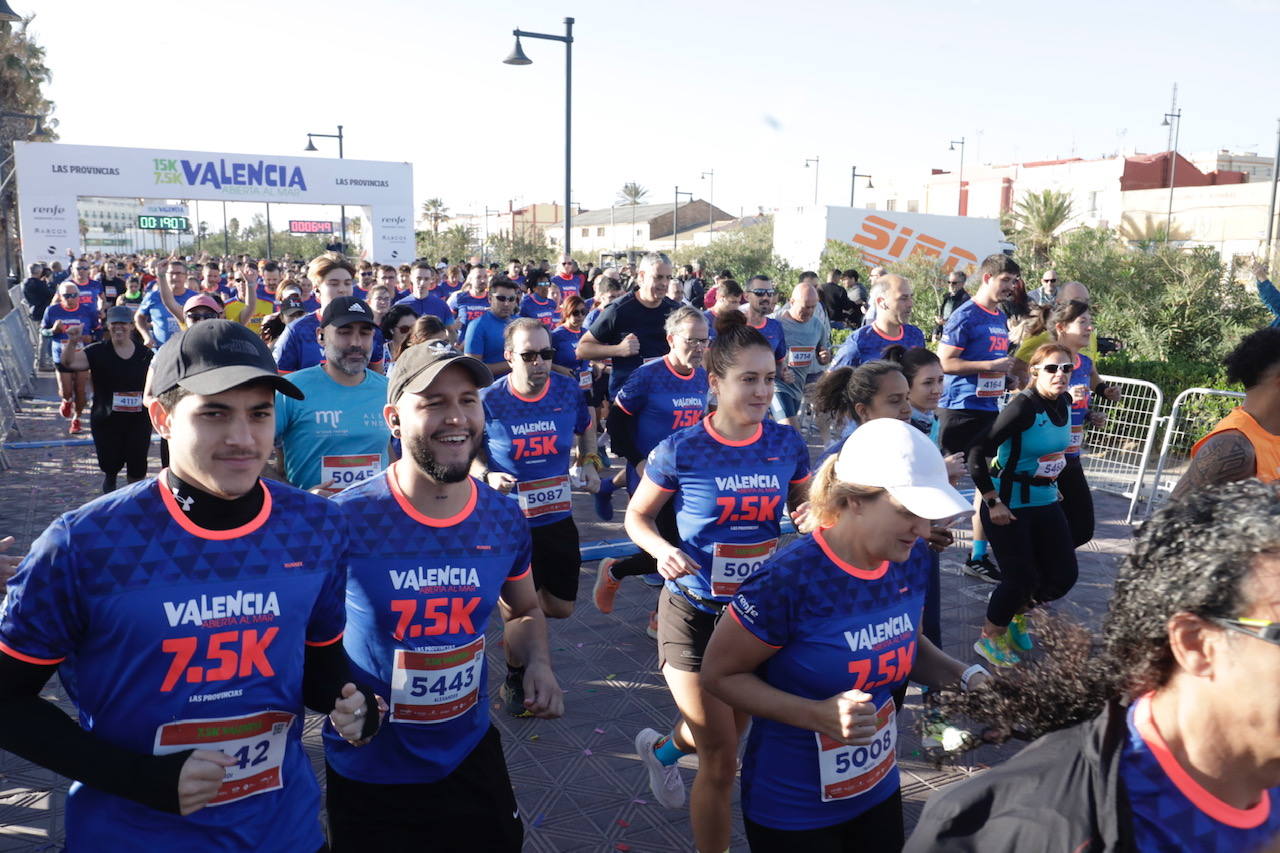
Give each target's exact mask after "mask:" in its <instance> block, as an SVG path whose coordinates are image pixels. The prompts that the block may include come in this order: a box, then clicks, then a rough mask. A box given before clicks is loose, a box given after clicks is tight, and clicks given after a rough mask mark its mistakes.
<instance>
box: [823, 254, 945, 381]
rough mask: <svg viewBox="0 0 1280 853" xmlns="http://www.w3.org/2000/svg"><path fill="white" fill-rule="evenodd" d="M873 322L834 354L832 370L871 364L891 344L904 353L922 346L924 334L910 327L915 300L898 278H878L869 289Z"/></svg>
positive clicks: (885, 276) (858, 329)
mask: <svg viewBox="0 0 1280 853" xmlns="http://www.w3.org/2000/svg"><path fill="white" fill-rule="evenodd" d="M871 300H872V304H874V305H875V306H876V318H875V320H874V321H872V322H871V323H868V324H867V325H865V326H860V327H858V328H857V329H854V331H853V333H852V334H850V335H849V337H848V338H847V339H846V340H845V342H844V343H843V344H841V346H840V349H839V350H837V351H836V357H835V360H834V361H833V362H832V366H834V367H857V366H858V365H859V364H866V363H867V362H868V361H875V360H876V359H878V358H880V357H881V356H882V355H884V351H885V350H886V349H888V348H889V347H891V346H893V345H894V344H898V345H900V346H902V347H904V348H906V349H912V348H914V347H922V346H924V332H922V331H920V329H918V328H916V327H915V326H913V325H911V323H910V322H909V321H910V320H911V311H912V309H913V308H914V307H915V296H914V293H913V291H912V289H911V283H910V282H909V281H907V280H906V279H905V278H903V277H902V276H900V275H882V276H880V278H878V279H876V283H875V284H874V285H873V286H872V288H871Z"/></svg>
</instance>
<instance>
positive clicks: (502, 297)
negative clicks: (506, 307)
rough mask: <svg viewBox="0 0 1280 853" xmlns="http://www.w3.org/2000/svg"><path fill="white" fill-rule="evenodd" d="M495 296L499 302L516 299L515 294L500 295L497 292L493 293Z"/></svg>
mask: <svg viewBox="0 0 1280 853" xmlns="http://www.w3.org/2000/svg"><path fill="white" fill-rule="evenodd" d="M493 298H494V299H496V300H498V301H499V302H515V301H516V298H515V297H514V296H499V295H498V294H496V293H495V294H494V295H493Z"/></svg>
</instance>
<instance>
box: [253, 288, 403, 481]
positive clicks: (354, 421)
mask: <svg viewBox="0 0 1280 853" xmlns="http://www.w3.org/2000/svg"><path fill="white" fill-rule="evenodd" d="M373 333H374V326H373V309H372V308H370V307H369V304H368V303H367V302H364V301H363V300H360V299H356V298H355V297H354V296H339V297H338V298H337V299H334V300H333V301H331V302H330V303H329V304H328V305H326V306H325V309H324V314H323V316H322V317H321V319H320V342H321V345H322V346H323V347H324V361H323V362H322V363H320V364H317V365H316V366H314V367H308V368H305V369H303V370H299V371H297V372H295V373H292V374H290V380H291V381H292V382H293V384H294V385H296V386H298V388H300V389H301V390H302V393H303V394H305V395H306V399H305V400H294V399H291V398H288V397H285V396H284V395H278V396H277V399H276V444H277V445H279V446H280V448H281V452H282V453H283V454H284V464H283V466H282V467H283V470H284V474H285V479H287V480H288V481H289V482H290V483H292V484H293V485H295V486H297V487H298V488H300V489H310V490H311V491H314V492H316V493H317V494H322V495H331V494H334V493H335V492H340V491H342V490H343V489H345V488H347V487H348V486H353V485H355V484H357V483H362V482H364V481H365V480H368V479H371V478H373V477H374V476H376V475H377V474H378V472H379V471H381V470H382V469H383V468H386V467H387V462H388V461H389V460H388V458H387V428H386V425H385V424H384V423H383V419H382V406H383V401H384V400H385V399H386V393H387V379H386V377H385V376H383V375H382V374H381V373H375V372H374V371H372V370H370V369H369V357H370V354H371V353H372V352H373V337H374V334H373Z"/></svg>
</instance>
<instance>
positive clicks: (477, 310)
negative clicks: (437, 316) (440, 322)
mask: <svg viewBox="0 0 1280 853" xmlns="http://www.w3.org/2000/svg"><path fill="white" fill-rule="evenodd" d="M449 307H450V308H452V309H453V310H454V313H456V314H457V315H458V325H459V327H460V328H462V329H465V328H466V327H467V324H469V323H470V322H471V321H472V320H475V319H477V318H478V317H479V316H480V315H481V314H485V313H487V312H488V311H489V296H488V295H487V294H486V295H484V296H472V295H471V294H470V293H468V292H466V291H462V292H460V293H455V294H454V295H453V296H451V297H449Z"/></svg>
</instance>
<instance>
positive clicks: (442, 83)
mask: <svg viewBox="0 0 1280 853" xmlns="http://www.w3.org/2000/svg"><path fill="white" fill-rule="evenodd" d="M10 3H11V5H13V7H14V8H15V9H16V10H17V11H18V12H20V13H30V12H35V13H36V15H37V17H36V21H35V23H34V24H33V29H34V32H35V33H36V35H37V37H38V38H39V40H40V41H41V42H42V43H43V44H44V45H45V46H46V47H47V49H48V59H49V64H50V66H51V68H52V69H53V74H54V77H53V83H52V85H51V86H50V87H49V95H50V96H51V97H52V98H53V100H54V101H56V103H57V112H56V115H57V117H58V119H59V120H60V122H61V125H60V128H59V132H60V133H61V135H62V141H64V142H69V143H77V144H98V145H119V146H138V147H156V148H180V149H193V150H206V151H228V152H250V153H261V154H290V155H295V154H300V153H301V149H302V147H303V145H304V144H305V142H306V137H305V133H306V131H308V130H310V131H329V132H332V130H333V127H334V125H337V124H338V123H341V124H343V125H344V126H345V129H346V134H347V149H346V153H347V156H349V157H354V158H360V159H369V160H395V161H406V160H407V161H410V162H412V163H413V166H414V182H415V188H414V200H415V207H416V206H417V205H418V204H419V203H420V202H421V201H422V200H423V199H424V198H427V197H429V196H440V197H441V198H443V199H444V200H445V203H446V204H447V205H448V206H449V207H450V209H451V210H455V211H467V210H482V209H483V206H484V205H486V204H487V205H489V206H490V207H502V208H505V207H506V203H507V200H508V199H515V200H516V201H517V203H524V202H532V201H556V200H559V199H560V198H561V196H562V192H563V190H562V186H563V177H562V152H563V112H562V111H563V94H564V63H563V55H564V49H563V47H562V46H561V45H559V44H557V43H553V42H547V41H532V40H528V41H526V42H525V45H524V47H525V51H526V52H527V53H528V55H529V56H530V57H531V58H532V59H533V60H534V64H533V65H531V66H528V67H523V68H521V67H512V66H506V65H503V64H501V60H502V59H503V58H504V57H505V56H506V55H507V53H508V52H509V51H510V49H511V46H512V41H513V39H512V37H511V35H510V32H511V30H512V29H513V28H514V27H517V26H519V27H521V28H523V29H526V30H537V31H542V32H556V33H558V32H563V24H562V19H563V18H564V16H565V15H572V16H574V17H576V18H577V24H576V27H575V35H576V36H577V42H576V43H575V45H574V103H575V108H574V116H575V135H574V145H575V156H574V169H575V172H574V181H573V183H574V193H575V201H577V202H578V203H580V204H582V205H584V206H586V207H590V208H598V207H606V206H608V205H609V204H610V203H611V202H612V201H613V199H614V198H615V196H616V192H617V189H618V188H619V187H620V186H621V185H622V184H623V183H624V182H627V181H636V182H639V183H640V184H642V185H643V186H645V187H647V188H649V189H650V190H651V194H652V200H653V201H666V200H667V199H669V198H670V197H671V194H672V189H673V185H675V184H680V185H681V187H682V188H683V187H687V188H689V189H692V190H694V191H695V192H696V193H697V194H698V195H699V196H703V197H705V196H706V194H707V192H708V191H709V189H710V188H709V186H708V182H706V181H700V180H699V174H700V173H701V172H702V171H705V170H709V169H714V170H715V202H716V203H717V205H719V206H722V207H725V208H726V209H729V210H730V211H731V212H733V213H735V214H736V213H737V212H738V210H739V208H745V209H746V210H748V211H752V210H754V209H755V207H756V206H757V205H763V206H766V207H771V206H775V205H780V204H790V203H803V202H804V201H805V200H806V199H811V198H812V193H813V172H812V171H811V170H806V169H805V168H804V159H805V158H806V157H814V156H818V157H820V158H821V167H820V173H819V177H820V183H821V186H820V190H821V198H822V201H823V202H825V203H831V204H840V203H842V199H845V198H847V195H848V187H849V183H848V181H849V169H850V166H851V165H853V164H856V165H857V166H858V167H859V170H860V171H862V172H871V173H873V174H875V173H888V172H897V173H902V172H907V171H910V170H912V169H927V168H929V167H937V168H954V167H955V164H956V156H957V155H955V154H953V153H950V152H948V150H947V142H948V141H949V140H950V139H952V138H958V137H960V136H962V135H963V136H965V137H966V138H967V139H968V140H969V143H970V145H969V148H968V158H969V162H975V161H978V160H981V161H982V162H992V163H999V162H1009V161H1013V160H1035V159H1048V158H1052V157H1056V156H1070V155H1072V154H1073V153H1074V154H1075V155H1078V156H1084V157H1092V156H1099V155H1103V154H1106V153H1111V152H1114V151H1116V150H1117V149H1118V148H1121V147H1134V148H1137V149H1138V150H1142V151H1155V150H1163V149H1164V148H1165V141H1166V137H1165V129H1164V128H1162V127H1160V121H1161V116H1162V114H1163V113H1164V112H1165V110H1166V109H1167V108H1168V106H1169V97H1170V88H1171V86H1172V84H1173V83H1174V82H1175V81H1176V82H1177V83H1178V84H1179V102H1180V104H1181V106H1182V108H1183V110H1184V112H1185V119H1184V126H1183V129H1182V139H1181V144H1180V146H1179V147H1180V150H1183V151H1199V150H1210V149H1214V148H1219V147H1231V148H1238V149H1246V150H1256V151H1259V152H1263V153H1267V154H1270V153H1272V152H1273V150H1274V146H1275V132H1276V119H1277V117H1278V116H1280V97H1276V96H1277V94H1278V93H1280V88H1277V85H1276V81H1277V71H1276V64H1275V58H1274V56H1273V55H1272V54H1273V50H1272V49H1271V42H1272V40H1271V39H1270V38H1269V37H1266V36H1264V37H1263V38H1262V39H1261V40H1260V41H1256V40H1254V37H1253V36H1252V35H1251V34H1265V33H1274V32H1275V31H1276V29H1277V28H1278V27H1280V0H1221V2H1217V3H1203V2H1200V3H1188V2H1185V0H1176V2H1116V1H1115V0H1108V2H1099V0H1082V2H1077V3H1073V4H1061V3H1054V4H1049V3H1043V2H1018V3H1015V2H983V0H967V2H966V0H949V2H941V0H918V2H910V3H877V4H871V3H866V2H852V3H850V2H837V0H828V2H814V0H790V1H789V2H785V3H778V2H770V3H765V2H759V0H740V2H725V1H724V0H706V2H692V3H691V2H674V1H673V0H650V2H647V3H643V4H641V3H635V2H612V0H609V2H601V0H593V2H590V3H583V2H577V3H574V2H560V3H548V2H545V0H525V2H514V1H513V0H510V1H509V0H469V2H463V3H452V2H430V3H422V2H409V0H356V2H352V0H343V2H338V0H308V2H303V3H299V2H296V0H291V2H283V0H255V2H245V0H226V2H219V3H194V2H174V0H170V2H166V3H158V2H148V0H137V2H129V3H124V4H119V3H117V4H111V3H102V2H101V0H92V2H89V0H56V2H51V0H10ZM113 14H114V15H115V16H116V17H114V18H113V17H111V16H112V15H113ZM1251 42H1252V43H1251ZM183 119H185V120H183ZM228 119H229V120H228ZM317 144H318V145H321V146H322V151H330V152H333V153H334V154H336V151H335V149H334V148H332V147H326V143H324V142H317ZM329 145H330V146H331V143H329Z"/></svg>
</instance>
